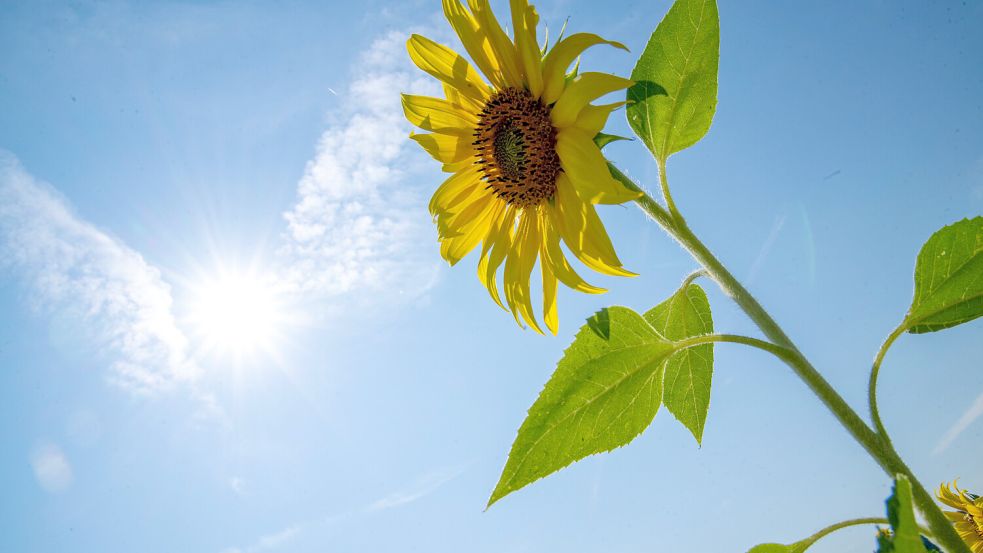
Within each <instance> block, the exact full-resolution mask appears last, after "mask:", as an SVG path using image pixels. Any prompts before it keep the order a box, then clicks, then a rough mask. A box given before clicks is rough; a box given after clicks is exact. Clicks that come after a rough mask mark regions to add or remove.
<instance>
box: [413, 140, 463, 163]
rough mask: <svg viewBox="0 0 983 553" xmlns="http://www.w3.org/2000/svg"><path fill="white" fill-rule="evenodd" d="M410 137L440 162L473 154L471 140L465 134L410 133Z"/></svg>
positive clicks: (454, 160) (453, 160)
mask: <svg viewBox="0 0 983 553" xmlns="http://www.w3.org/2000/svg"><path fill="white" fill-rule="evenodd" d="M410 138H412V139H413V140H415V141H416V143H417V144H419V145H420V146H423V149H424V150H426V151H427V153H428V154H430V155H431V156H432V157H433V158H434V159H436V160H437V161H439V162H441V163H448V164H450V163H456V162H458V161H463V160H466V159H467V158H468V157H469V156H471V155H473V154H474V149H473V148H472V147H471V141H470V140H468V138H469V137H466V136H456V135H449V134H410Z"/></svg>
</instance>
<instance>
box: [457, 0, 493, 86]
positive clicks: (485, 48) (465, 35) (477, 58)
mask: <svg viewBox="0 0 983 553" xmlns="http://www.w3.org/2000/svg"><path fill="white" fill-rule="evenodd" d="M443 5H444V17H446V18H447V21H449V22H450V24H451V27H453V28H454V31H455V32H457V36H458V37H459V38H460V39H461V44H463V45H464V49H465V50H467V52H468V55H469V56H471V59H472V60H474V63H475V65H477V66H478V69H480V70H481V72H482V73H484V74H485V77H487V78H488V80H489V81H490V82H491V83H492V85H494V86H495V87H496V88H504V87H505V81H504V80H503V79H502V72H501V71H500V70H499V68H498V62H497V60H496V59H495V54H494V52H493V51H492V49H491V44H490V43H489V42H488V37H487V36H486V34H485V32H484V29H483V28H482V27H481V26H479V25H478V22H477V21H476V20H475V18H474V16H473V15H471V12H469V11H468V10H466V9H465V8H464V6H463V5H461V2H460V0H443Z"/></svg>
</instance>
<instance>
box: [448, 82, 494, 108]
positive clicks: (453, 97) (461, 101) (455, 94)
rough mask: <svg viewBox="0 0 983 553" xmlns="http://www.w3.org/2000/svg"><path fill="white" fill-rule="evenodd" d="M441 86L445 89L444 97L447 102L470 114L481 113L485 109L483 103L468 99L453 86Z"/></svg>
mask: <svg viewBox="0 0 983 553" xmlns="http://www.w3.org/2000/svg"><path fill="white" fill-rule="evenodd" d="M440 84H441V86H443V87H444V97H446V98H447V101H448V102H450V103H452V104H454V105H456V106H458V107H460V108H461V109H463V110H464V111H466V112H468V113H478V112H480V111H481V108H482V107H484V104H483V103H480V102H477V101H475V100H472V99H471V98H468V97H467V96H465V95H463V94H461V93H460V92H459V91H458V90H457V89H456V88H454V87H453V86H451V85H449V84H447V83H444V82H442V83H440Z"/></svg>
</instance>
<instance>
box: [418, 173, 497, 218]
mask: <svg viewBox="0 0 983 553" xmlns="http://www.w3.org/2000/svg"><path fill="white" fill-rule="evenodd" d="M479 186H480V187H482V188H483V187H484V186H483V185H482V184H481V180H480V179H479V177H478V169H477V167H476V166H474V165H468V166H467V167H466V168H465V169H463V170H461V171H458V172H456V173H454V174H453V175H451V176H450V177H448V178H447V180H445V181H444V182H443V183H441V185H440V186H438V187H437V190H435V191H434V193H433V196H432V197H431V198H430V205H429V208H430V215H433V216H436V215H437V213H438V212H449V211H453V210H454V208H455V207H457V206H458V204H459V203H460V202H461V201H463V200H464V199H465V198H466V196H463V195H462V193H470V191H472V190H474V189H475V188H478V187H479Z"/></svg>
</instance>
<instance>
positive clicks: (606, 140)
mask: <svg viewBox="0 0 983 553" xmlns="http://www.w3.org/2000/svg"><path fill="white" fill-rule="evenodd" d="M619 140H631V139H630V138H628V137H627V136H618V135H616V134H608V133H603V132H599V133H597V135H596V136H594V144H597V148H598V149H601V150H603V149H604V147H605V146H607V145H608V144H610V143H612V142H617V141H619Z"/></svg>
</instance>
